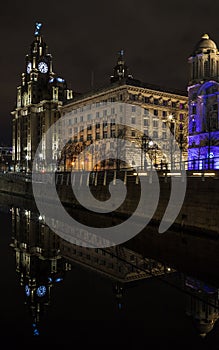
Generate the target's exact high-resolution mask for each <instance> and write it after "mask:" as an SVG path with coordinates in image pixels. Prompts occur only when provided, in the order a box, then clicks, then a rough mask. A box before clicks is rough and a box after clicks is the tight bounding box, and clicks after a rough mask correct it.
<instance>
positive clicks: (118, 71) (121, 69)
mask: <svg viewBox="0 0 219 350" xmlns="http://www.w3.org/2000/svg"><path fill="white" fill-rule="evenodd" d="M113 73H114V74H113V75H112V76H111V78H110V81H111V83H114V82H116V81H120V80H122V79H125V78H132V76H131V75H130V74H128V67H127V65H126V64H125V58H124V50H120V51H119V52H118V59H117V64H116V66H115V67H114V72H113Z"/></svg>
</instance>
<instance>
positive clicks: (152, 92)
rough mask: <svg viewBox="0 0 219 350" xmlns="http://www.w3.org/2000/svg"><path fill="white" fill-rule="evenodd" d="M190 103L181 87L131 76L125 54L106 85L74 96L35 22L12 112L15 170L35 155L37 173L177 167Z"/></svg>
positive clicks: (29, 167)
mask: <svg viewBox="0 0 219 350" xmlns="http://www.w3.org/2000/svg"><path fill="white" fill-rule="evenodd" d="M187 101H188V99H187V93H186V92H185V93H183V92H180V91H174V90H168V89H163V88H161V87H159V86H153V85H149V84H145V83H142V82H141V81H139V80H137V79H134V78H133V76H132V75H131V74H130V73H129V69H128V67H127V65H126V63H125V59H124V52H123V51H120V52H119V55H118V59H117V62H116V65H115V67H114V69H113V75H112V76H111V77H110V81H109V84H108V85H107V86H106V87H104V88H99V89H98V90H92V91H90V93H87V94H75V93H74V95H73V92H72V90H70V89H68V88H67V83H66V81H65V80H64V79H63V78H61V77H59V76H57V75H56V74H55V73H54V71H53V64H52V56H51V54H50V53H48V48H47V45H46V43H45V42H44V40H43V37H42V35H41V23H37V24H36V28H35V34H34V41H33V43H32V45H31V49H30V53H29V54H28V55H27V56H26V60H25V72H24V73H23V74H22V81H21V85H20V86H19V87H18V88H17V101H16V106H15V109H14V110H13V112H12V116H13V154H12V160H13V163H14V170H15V171H31V170H32V164H33V160H35V161H36V163H35V166H36V168H37V169H36V170H39V171H43V170H49V171H51V170H73V169H75V170H91V169H94V168H96V169H106V168H115V167H116V168H118V167H119V168H121V167H122V168H124V167H125V168H138V169H139V168H141V169H147V168H148V167H149V166H151V167H152V166H155V167H158V166H161V167H162V166H166V167H168V168H169V169H173V168H179V167H180V168H181V164H182V163H183V162H182V161H183V160H186V159H187V131H188V126H187V121H188V114H187V110H188V105H187ZM60 117H62V119H61V120H60ZM51 126H53V130H52V134H50V137H49V136H48V133H47V131H48V130H50V128H51ZM124 140H125V142H126V143H125V142H124ZM115 150H116V151H115ZM36 152H37V154H36ZM115 152H117V154H115ZM36 158H37V160H36ZM118 158H122V160H121V159H120V160H119V159H118Z"/></svg>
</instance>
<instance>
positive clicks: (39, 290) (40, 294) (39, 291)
mask: <svg viewBox="0 0 219 350" xmlns="http://www.w3.org/2000/svg"><path fill="white" fill-rule="evenodd" d="M36 293H37V295H38V297H40V298H41V297H43V296H44V295H45V294H46V287H45V286H39V287H38V288H37V291H36Z"/></svg>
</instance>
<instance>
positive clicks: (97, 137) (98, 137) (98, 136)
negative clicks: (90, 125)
mask: <svg viewBox="0 0 219 350" xmlns="http://www.w3.org/2000/svg"><path fill="white" fill-rule="evenodd" d="M99 139H100V133H99V132H97V133H96V140H99Z"/></svg>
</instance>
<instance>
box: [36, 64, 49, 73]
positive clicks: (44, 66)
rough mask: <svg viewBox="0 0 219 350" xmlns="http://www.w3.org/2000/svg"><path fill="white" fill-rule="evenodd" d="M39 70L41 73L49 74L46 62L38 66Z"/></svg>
mask: <svg viewBox="0 0 219 350" xmlns="http://www.w3.org/2000/svg"><path fill="white" fill-rule="evenodd" d="M38 69H39V71H40V72H41V73H47V72H48V66H47V64H46V63H45V62H40V63H39V64H38Z"/></svg>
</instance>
